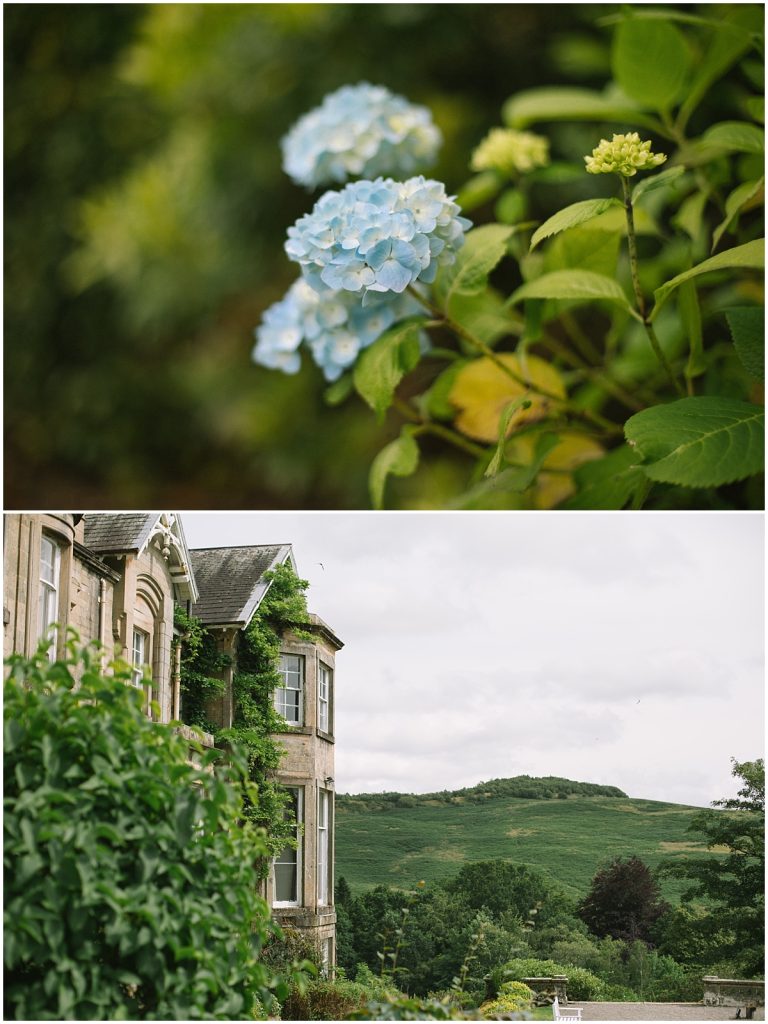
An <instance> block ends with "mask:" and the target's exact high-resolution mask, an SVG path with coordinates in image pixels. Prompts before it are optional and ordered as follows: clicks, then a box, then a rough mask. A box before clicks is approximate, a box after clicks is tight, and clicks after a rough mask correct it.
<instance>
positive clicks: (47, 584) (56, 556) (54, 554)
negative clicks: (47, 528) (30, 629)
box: [38, 534, 61, 661]
mask: <svg viewBox="0 0 768 1024" xmlns="http://www.w3.org/2000/svg"><path fill="white" fill-rule="evenodd" d="M60 574H61V549H60V548H59V545H58V544H56V542H55V541H53V540H51V538H50V537H46V536H45V534H43V535H42V537H41V538H40V594H39V598H38V634H39V636H40V639H41V640H43V639H44V638H46V637H48V636H50V641H51V643H50V646H49V647H48V659H49V661H55V660H56V637H55V634H54V633H53V630H52V629H51V627H52V626H53V624H54V623H55V622H56V621H57V619H58V617H59V576H60Z"/></svg>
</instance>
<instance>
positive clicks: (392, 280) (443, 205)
mask: <svg viewBox="0 0 768 1024" xmlns="http://www.w3.org/2000/svg"><path fill="white" fill-rule="evenodd" d="M471 223H472V222H471V221H468V220H467V219H466V218H465V217H461V216H459V207H458V206H457V205H456V203H455V202H454V201H453V197H451V196H447V195H446V193H445V186H444V185H443V184H442V183H441V182H439V181H429V180H426V179H425V178H424V177H422V176H421V175H419V176H418V177H416V178H409V179H408V180H407V181H404V182H399V181H393V180H392V179H391V178H386V179H385V178H377V179H376V180H375V181H356V182H353V183H352V184H351V185H347V186H346V187H345V188H343V189H342V190H341V191H340V192H326V193H325V195H324V196H322V197H321V198H320V199H319V200H318V201H317V202H316V203H315V206H314V209H313V210H312V212H311V213H309V214H306V215H305V216H304V217H300V218H299V219H298V220H297V221H296V223H295V224H294V226H293V227H291V228H288V241H287V242H286V243H285V251H286V253H287V254H288V257H289V259H292V260H294V261H295V262H296V263H298V264H299V265H300V266H301V272H302V274H303V276H304V277H305V279H306V280H307V281H308V282H309V283H310V284H311V285H312V287H313V288H315V289H317V290H318V291H322V290H323V289H327V288H330V289H332V290H335V291H339V290H343V291H349V292H362V293H363V303H364V304H365V305H367V304H368V303H369V302H371V301H372V297H373V294H375V293H377V292H395V293H397V294H399V293H401V292H403V291H405V289H406V288H407V287H408V285H410V284H414V283H415V282H416V281H423V282H425V283H427V284H429V283H431V282H432V281H434V279H435V275H436V274H437V270H438V267H439V266H440V265H441V264H443V263H452V262H453V261H454V259H455V250H456V249H458V248H459V247H460V246H461V245H462V244H463V242H464V232H465V231H466V230H467V228H469V227H471Z"/></svg>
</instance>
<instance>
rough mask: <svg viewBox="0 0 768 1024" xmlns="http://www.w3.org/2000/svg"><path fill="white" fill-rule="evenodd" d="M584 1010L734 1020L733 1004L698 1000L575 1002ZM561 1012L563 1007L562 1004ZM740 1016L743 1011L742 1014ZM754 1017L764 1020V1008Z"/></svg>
mask: <svg viewBox="0 0 768 1024" xmlns="http://www.w3.org/2000/svg"><path fill="white" fill-rule="evenodd" d="M573 1005H574V1006H576V1005H578V1006H581V1007H582V1008H583V1010H584V1013H583V1014H582V1020H584V1021H589V1020H616V1021H621V1020H661V1021H664V1020H669V1021H675V1020H691V1021H707V1020H735V1018H736V1007H734V1006H704V1005H702V1003H578V1004H577V1003H576V1002H575V1001H574V1002H573ZM561 1009H562V1012H563V1013H567V1012H568V1009H567V1007H565V1006H563V1007H562V1008H561ZM742 1019H743V1015H742ZM753 1019H754V1020H765V1010H764V1008H763V1007H762V1006H761V1007H759V1008H758V1010H757V1012H756V1013H755V1016H754V1018H753Z"/></svg>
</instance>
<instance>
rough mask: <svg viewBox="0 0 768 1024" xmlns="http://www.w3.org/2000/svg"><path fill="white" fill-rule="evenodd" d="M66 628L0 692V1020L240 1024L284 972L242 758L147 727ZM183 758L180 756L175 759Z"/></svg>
mask: <svg viewBox="0 0 768 1024" xmlns="http://www.w3.org/2000/svg"><path fill="white" fill-rule="evenodd" d="M99 658H100V653H99V652H98V651H96V650H95V649H94V648H88V647H86V648H82V649H81V648H80V647H79V646H78V643H77V640H76V638H75V636H74V634H72V633H70V635H69V638H68V641H67V643H66V652H65V654H64V656H63V657H62V658H61V660H59V661H57V662H55V663H54V664H51V663H50V662H49V661H48V659H47V657H46V653H45V652H44V651H43V650H40V651H39V652H38V653H37V654H36V655H35V656H33V657H32V658H24V657H21V656H13V657H12V658H11V659H10V662H9V665H10V670H9V676H8V679H7V681H6V683H5V689H4V698H5V704H4V773H5V793H4V821H3V827H4V861H3V863H4V871H5V908H4V909H5V917H4V926H5V941H4V949H3V956H4V967H5V986H4V989H5V1015H6V1017H7V1018H16V1019H57V1020H62V1019H97V1020H104V1019H136V1020H147V1019H170V1020H179V1019H240V1018H243V1019H249V1018H251V1017H252V1016H253V1015H254V1014H255V1013H258V1012H260V1011H262V1010H266V1011H269V1009H270V1008H271V1007H274V1006H275V1005H276V1004H275V999H276V998H278V999H279V998H282V997H284V996H285V994H286V993H287V991H288V979H287V978H285V977H282V978H281V977H280V976H278V975H275V974H274V973H273V972H272V971H270V970H269V969H268V968H267V966H266V965H265V964H264V963H263V962H261V961H260V960H259V953H260V950H261V948H262V946H263V944H264V943H265V941H266V940H267V939H268V938H269V937H270V936H271V935H272V933H273V931H274V927H275V926H274V925H273V924H272V923H271V921H270V917H269V909H268V907H267V905H266V903H265V902H264V900H263V899H262V898H261V897H260V896H259V895H258V881H259V878H258V873H257V871H256V868H255V863H256V862H257V861H258V860H259V859H260V858H263V857H264V856H265V855H266V852H267V845H266V841H265V836H264V834H263V832H261V831H260V830H258V829H256V828H254V826H253V825H252V823H251V822H250V821H249V820H248V818H247V815H246V814H245V813H244V804H245V802H246V801H252V800H254V799H255V794H254V793H253V784H252V782H251V781H250V779H249V778H248V770H247V764H246V761H245V759H244V757H243V756H242V754H241V753H240V752H239V751H238V750H237V749H236V748H232V750H231V751H230V753H229V757H228V758H227V759H226V760H222V759H221V755H220V752H218V751H210V750H205V748H203V747H202V745H199V744H197V743H196V742H195V741H194V740H192V741H190V740H189V739H187V738H185V737H182V736H181V735H180V734H179V733H178V731H177V729H176V728H175V727H173V726H171V725H164V724H159V723H156V722H152V721H150V720H149V719H148V718H147V716H146V713H145V709H144V708H143V707H142V696H141V694H140V693H139V692H138V691H137V690H136V688H134V687H132V686H131V685H130V677H131V670H130V667H129V666H127V665H125V664H124V663H113V664H111V665H110V666H109V671H110V672H111V673H112V674H111V675H105V674H104V672H103V671H102V667H101V664H100V660H99ZM193 762H194V763H193Z"/></svg>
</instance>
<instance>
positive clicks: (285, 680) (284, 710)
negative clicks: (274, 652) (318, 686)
mask: <svg viewBox="0 0 768 1024" xmlns="http://www.w3.org/2000/svg"><path fill="white" fill-rule="evenodd" d="M277 671H278V674H279V675H280V683H279V685H278V687H277V688H276V690H275V709H276V710H277V713H278V714H279V715H282V716H283V718H284V719H285V720H286V722H287V723H288V724H289V725H303V724H304V658H303V656H302V655H300V654H281V655H280V660H279V662H278V667H277Z"/></svg>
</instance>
